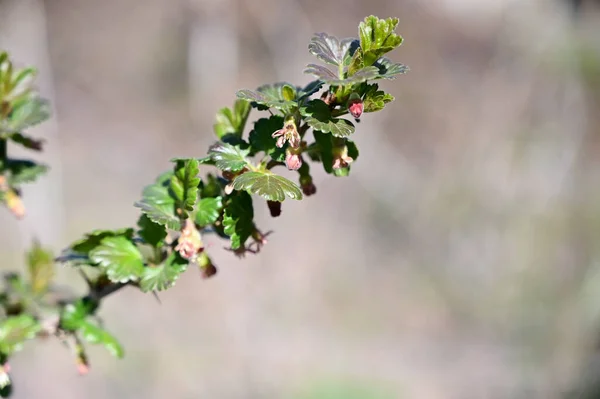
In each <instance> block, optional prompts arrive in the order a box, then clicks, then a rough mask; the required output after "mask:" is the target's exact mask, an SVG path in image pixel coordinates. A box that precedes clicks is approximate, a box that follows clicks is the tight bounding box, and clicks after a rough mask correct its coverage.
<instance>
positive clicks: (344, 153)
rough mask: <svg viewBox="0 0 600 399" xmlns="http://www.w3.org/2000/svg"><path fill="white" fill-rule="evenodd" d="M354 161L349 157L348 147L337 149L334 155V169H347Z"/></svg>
mask: <svg viewBox="0 0 600 399" xmlns="http://www.w3.org/2000/svg"><path fill="white" fill-rule="evenodd" d="M353 161H354V159H353V158H352V157H350V156H348V147H347V146H344V147H342V148H339V149H335V150H334V153H333V165H332V167H333V169H341V168H346V167H347V166H348V165H349V164H350V163H352V162H353Z"/></svg>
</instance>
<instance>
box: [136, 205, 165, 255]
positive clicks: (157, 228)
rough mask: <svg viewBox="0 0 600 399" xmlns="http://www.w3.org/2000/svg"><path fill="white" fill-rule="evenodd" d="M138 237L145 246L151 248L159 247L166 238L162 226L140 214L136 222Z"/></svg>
mask: <svg viewBox="0 0 600 399" xmlns="http://www.w3.org/2000/svg"><path fill="white" fill-rule="evenodd" d="M137 224H138V227H139V228H140V229H139V230H138V235H139V236H140V237H141V238H142V240H144V242H145V243H146V244H149V245H152V246H153V247H159V246H161V245H162V244H163V242H164V239H165V237H166V236H167V230H166V229H165V227H164V226H162V225H160V224H158V223H155V222H153V221H152V220H151V219H150V218H149V217H148V215H146V214H144V213H142V215H141V216H140V218H139V220H138V223H137Z"/></svg>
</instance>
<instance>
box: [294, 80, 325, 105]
mask: <svg viewBox="0 0 600 399" xmlns="http://www.w3.org/2000/svg"><path fill="white" fill-rule="evenodd" d="M321 87H323V82H321V81H320V80H313V81H312V82H310V83H309V84H307V85H306V86H304V87H303V88H297V89H298V93H297V95H298V102H299V103H301V102H302V101H303V100H304V99H305V98H308V97H310V96H312V95H313V94H315V93H316V92H318V91H319V90H321Z"/></svg>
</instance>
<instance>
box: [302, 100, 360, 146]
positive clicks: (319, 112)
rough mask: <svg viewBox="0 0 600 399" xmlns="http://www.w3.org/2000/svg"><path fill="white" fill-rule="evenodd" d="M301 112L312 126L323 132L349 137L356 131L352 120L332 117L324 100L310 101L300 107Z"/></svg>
mask: <svg viewBox="0 0 600 399" xmlns="http://www.w3.org/2000/svg"><path fill="white" fill-rule="evenodd" d="M300 113H301V114H302V116H304V117H305V118H306V123H308V125H309V126H310V127H312V128H313V129H315V130H319V131H321V132H323V133H331V134H332V135H334V136H336V137H348V136H350V135H351V134H352V133H354V125H353V124H352V122H350V121H348V120H346V119H341V118H334V117H332V116H331V110H330V109H329V107H328V106H327V104H325V103H324V102H323V101H322V100H312V101H310V102H309V103H308V105H307V106H306V107H302V108H300Z"/></svg>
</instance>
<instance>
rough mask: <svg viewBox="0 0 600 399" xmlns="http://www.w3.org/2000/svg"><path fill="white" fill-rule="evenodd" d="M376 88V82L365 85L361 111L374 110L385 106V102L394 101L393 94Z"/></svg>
mask: <svg viewBox="0 0 600 399" xmlns="http://www.w3.org/2000/svg"><path fill="white" fill-rule="evenodd" d="M378 88H379V86H378V85H377V84H371V85H367V89H366V90H365V95H364V99H363V105H364V110H363V112H376V111H379V110H382V109H383V108H384V107H385V104H387V103H390V102H392V101H394V96H392V95H391V94H388V93H385V92H383V91H381V90H377V89H378Z"/></svg>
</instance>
